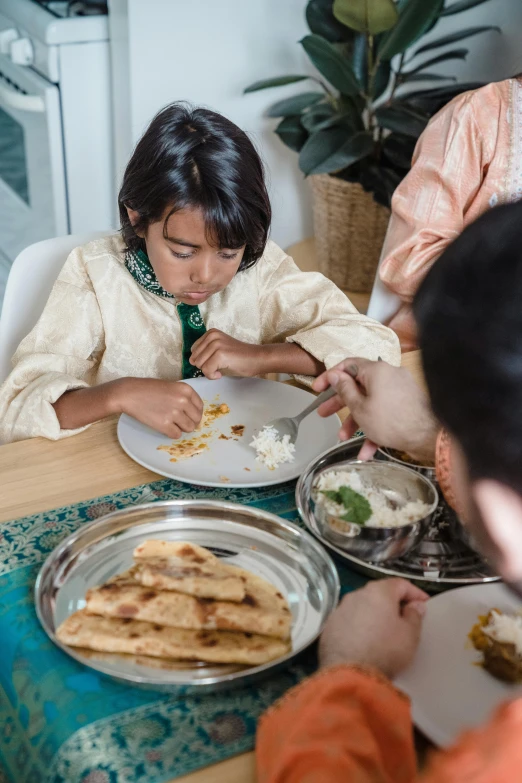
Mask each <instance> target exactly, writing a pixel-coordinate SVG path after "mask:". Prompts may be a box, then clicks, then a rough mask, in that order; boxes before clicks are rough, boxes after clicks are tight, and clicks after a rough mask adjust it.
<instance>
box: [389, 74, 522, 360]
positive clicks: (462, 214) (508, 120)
mask: <svg viewBox="0 0 522 783" xmlns="http://www.w3.org/2000/svg"><path fill="white" fill-rule="evenodd" d="M521 197H522V80H521V79H520V78H514V79H507V80H505V81H501V82H496V83H492V84H488V85H486V86H485V87H481V88H480V89H478V90H473V91H471V92H466V93H463V94H462V95H459V96H458V97H457V98H455V99H454V100H452V101H451V102H450V103H449V104H447V106H445V107H444V108H443V109H442V110H441V111H440V112H438V113H437V114H436V115H435V117H433V118H432V120H431V121H430V122H429V124H428V126H427V128H426V130H425V131H424V133H423V134H422V135H421V137H420V139H419V141H418V143H417V146H416V148H415V152H414V155H413V160H412V167H411V170H410V172H409V173H408V175H407V176H406V177H405V178H404V180H403V181H402V182H401V184H400V185H399V186H398V188H397V190H396V191H395V193H394V195H393V199H392V214H391V219H390V224H389V227H388V232H387V234H386V239H385V242H384V246H383V250H382V254H381V263H380V266H379V276H380V280H381V281H382V283H383V284H384V286H385V287H386V288H387V289H388V290H389V291H391V292H392V293H394V294H395V295H396V296H397V297H398V304H397V307H398V310H397V312H396V313H395V314H394V315H393V317H392V318H391V319H390V320H389V323H388V325H389V326H391V328H392V329H393V330H394V331H395V332H396V333H397V334H398V336H399V338H400V341H401V346H402V349H403V351H407V350H413V349H414V348H416V347H417V335H416V328H415V322H414V319H413V316H412V309H411V303H412V300H413V297H414V295H415V292H416V291H417V289H418V288H419V286H420V284H421V282H422V281H423V280H424V278H425V276H426V274H427V272H428V270H429V269H430V267H431V266H432V264H434V263H435V261H436V260H437V259H438V258H439V257H440V255H441V253H442V252H443V251H444V250H445V248H446V247H447V246H448V245H449V244H450V242H452V241H453V240H454V239H455V238H456V237H457V236H458V235H459V234H460V232H461V231H462V229H463V228H465V227H466V226H468V225H469V224H470V223H472V222H473V221H474V220H475V219H476V218H477V217H478V216H479V215H481V214H482V213H483V212H485V211H486V210H488V209H489V208H490V207H494V206H497V205H498V204H503V203H508V202H512V201H516V200H518V199H519V198H521Z"/></svg>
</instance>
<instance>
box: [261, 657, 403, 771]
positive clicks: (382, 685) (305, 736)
mask: <svg viewBox="0 0 522 783" xmlns="http://www.w3.org/2000/svg"><path fill="white" fill-rule="evenodd" d="M257 773H258V781H259V783H341V782H342V783H376V782H377V781H379V783H381V782H382V783H413V781H414V780H415V779H416V760H415V751H414V745H413V728H412V723H411V718H410V706H409V700H408V698H407V697H406V696H405V695H404V694H403V693H401V692H400V691H398V690H397V689H396V688H394V687H393V685H392V684H391V683H390V681H389V680H388V679H387V678H385V677H384V676H383V675H382V674H380V673H378V672H377V671H374V670H370V669H364V668H360V667H355V666H342V667H336V668H332V669H325V670H324V672H320V673H319V674H317V675H315V676H314V677H311V678H310V679H308V680H306V681H305V682H304V683H302V684H301V685H298V686H297V687H296V688H294V689H293V690H291V691H289V692H288V693H287V694H286V696H284V697H283V699H282V700H281V701H280V702H278V703H277V704H275V705H274V706H273V707H272V708H270V709H269V710H268V712H267V713H266V714H265V716H264V717H263V718H262V720H261V723H260V726H259V729H258V733H257Z"/></svg>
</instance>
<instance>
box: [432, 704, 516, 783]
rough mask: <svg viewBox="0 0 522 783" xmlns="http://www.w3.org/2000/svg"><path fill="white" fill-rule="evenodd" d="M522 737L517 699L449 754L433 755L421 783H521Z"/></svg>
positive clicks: (469, 735) (468, 735) (461, 741)
mask: <svg viewBox="0 0 522 783" xmlns="http://www.w3.org/2000/svg"><path fill="white" fill-rule="evenodd" d="M521 737H522V699H517V700H516V701H513V702H511V703H510V704H504V705H503V706H502V707H500V709H499V710H497V712H496V713H495V715H494V717H493V718H492V720H490V721H489V722H488V723H486V724H485V725H484V726H481V727H480V728H479V729H477V730H475V731H468V732H466V733H465V734H463V735H462V737H461V739H460V740H459V741H458V742H457V744H456V745H454V746H453V747H452V748H450V749H449V750H447V751H445V752H443V753H434V754H433V756H432V760H431V763H429V765H428V769H427V771H426V773H425V774H424V775H423V776H422V777H421V778H420V780H419V783H520V781H521V780H522V742H521V741H520V738H521Z"/></svg>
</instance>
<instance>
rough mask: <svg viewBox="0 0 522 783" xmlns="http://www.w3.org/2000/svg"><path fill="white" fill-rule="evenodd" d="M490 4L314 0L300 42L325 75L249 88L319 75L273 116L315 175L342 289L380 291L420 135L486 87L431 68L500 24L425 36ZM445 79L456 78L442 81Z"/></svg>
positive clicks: (324, 256)
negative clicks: (399, 191)
mask: <svg viewBox="0 0 522 783" xmlns="http://www.w3.org/2000/svg"><path fill="white" fill-rule="evenodd" d="M484 2H487V0H453V2H451V4H449V2H448V0H309V2H308V4H307V7H306V20H307V24H308V27H309V28H310V34H309V35H306V36H305V37H304V38H303V39H302V40H301V41H300V44H301V46H302V47H303V48H304V50H305V52H306V54H307V55H308V57H309V58H310V60H311V62H312V63H313V65H314V66H315V68H316V69H317V71H318V75H317V76H311V75H310V74H292V75H288V76H280V77H277V78H272V79H266V80H264V81H259V82H256V83H255V84H252V85H250V86H249V87H247V88H246V90H245V92H246V93H249V92H254V91H257V90H263V89H267V88H269V87H277V86H282V85H287V84H292V83H295V82H301V81H304V80H305V79H306V80H309V81H311V82H313V89H311V90H310V91H307V92H301V93H299V94H298V95H295V96H293V97H291V98H285V99H284V100H281V101H278V102H277V103H275V104H273V105H272V106H271V107H270V108H269V110H268V116H269V117H278V118H280V122H279V124H278V125H277V127H276V128H275V132H276V134H277V135H278V136H279V138H280V139H281V141H282V142H283V143H284V144H286V145H287V146H288V147H290V149H292V150H295V151H296V152H298V153H299V167H300V169H301V171H302V172H303V173H304V174H305V175H306V176H311V182H312V188H313V193H314V226H315V235H316V242H317V253H318V258H319V263H320V267H321V269H322V271H323V272H324V273H325V274H327V275H328V276H329V277H330V278H331V279H333V280H334V281H335V282H336V283H337V284H338V285H339V286H340V287H341V288H344V289H348V290H351V291H370V290H371V287H372V285H373V280H374V277H375V271H376V267H377V263H378V258H379V254H380V250H381V247H382V242H383V240H384V234H385V231H386V227H387V224H388V219H389V207H390V201H391V196H392V194H393V191H394V190H395V188H396V187H397V185H398V184H399V182H400V181H401V180H402V179H403V177H404V176H405V175H406V174H407V172H408V170H409V168H410V162H411V157H412V154H413V150H414V147H415V143H416V141H417V139H418V137H419V135H420V134H421V133H422V131H423V130H424V128H425V126H426V124H427V122H428V120H429V118H430V117H431V116H432V115H433V114H435V113H436V112H437V111H438V110H439V109H440V108H441V107H442V106H443V105H444V104H445V103H446V102H447V101H449V100H451V99H452V98H453V97H455V96H456V95H458V94H459V93H461V92H463V91H465V90H469V89H474V88H476V87H479V86H480V84H478V83H466V84H457V83H455V82H456V80H455V78H454V77H452V76H442V75H439V74H438V73H434V72H433V71H432V70H431V68H433V67H434V66H437V65H438V64H440V63H442V62H446V61H449V60H457V59H464V58H465V57H466V55H467V54H468V49H466V48H463V47H462V46H461V45H458V44H460V42H461V41H463V40H464V39H466V38H469V37H471V36H474V35H477V34H479V33H484V32H486V31H489V30H496V31H499V32H500V30H499V28H498V27H494V26H480V27H468V28H459V29H458V31H456V32H453V33H450V34H447V35H442V36H440V37H438V38H436V39H432V40H430V41H429V42H428V43H424V44H422V42H421V41H419V39H421V38H422V36H423V35H424V34H425V33H428V32H430V31H431V30H432V29H433V27H434V26H435V25H436V24H437V23H438V21H439V20H440V19H443V18H445V17H447V16H450V15H453V14H460V13H463V12H465V11H467V10H469V9H471V8H474V7H476V6H478V5H481V4H482V3H484ZM415 44H417V46H416V48H413V47H414V45H415ZM445 81H446V82H451V83H450V84H447V83H446V84H443V86H440V84H438V83H439V82H445ZM416 83H420V84H421V85H422V87H421V89H415V84H416ZM434 84H435V85H437V86H433V85H434Z"/></svg>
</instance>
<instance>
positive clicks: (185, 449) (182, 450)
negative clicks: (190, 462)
mask: <svg viewBox="0 0 522 783" xmlns="http://www.w3.org/2000/svg"><path fill="white" fill-rule="evenodd" d="M211 434H212V433H209V432H206V433H203V434H202V435H197V436H195V437H193V438H185V439H184V440H174V441H172V443H171V444H170V446H158V451H166V452H167V453H168V454H170V462H179V461H180V460H184V459H189V458H190V457H195V456H196V455H197V454H201V453H202V452H203V451H207V450H208V443H206V442H205V439H208V438H210V436H211Z"/></svg>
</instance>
